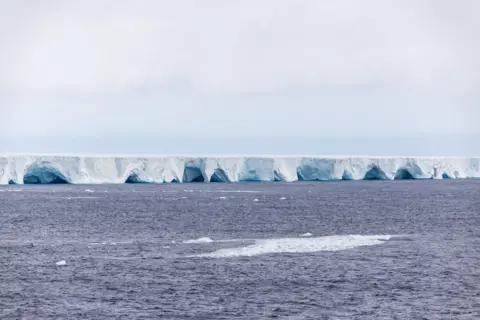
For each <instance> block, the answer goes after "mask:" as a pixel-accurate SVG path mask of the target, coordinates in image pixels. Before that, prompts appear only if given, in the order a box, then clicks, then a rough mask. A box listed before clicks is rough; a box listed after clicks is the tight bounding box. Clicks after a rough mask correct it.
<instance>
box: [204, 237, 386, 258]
mask: <svg viewBox="0 0 480 320" xmlns="http://www.w3.org/2000/svg"><path fill="white" fill-rule="evenodd" d="M389 239H390V236H388V235H371V236H364V235H336V236H326V237H317V238H305V239H301V238H281V239H265V240H261V239H257V240H254V241H255V243H253V244H251V245H248V246H244V247H239V248H228V249H220V250H217V251H214V252H211V253H204V254H200V255H196V257H205V258H229V257H242V256H246V257H251V256H257V255H262V254H272V253H309V252H318V251H339V250H347V249H353V248H356V247H361V246H373V245H379V244H382V243H384V241H386V240H389Z"/></svg>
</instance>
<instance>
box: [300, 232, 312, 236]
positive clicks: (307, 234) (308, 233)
mask: <svg viewBox="0 0 480 320" xmlns="http://www.w3.org/2000/svg"><path fill="white" fill-rule="evenodd" d="M311 236H313V234H311V233H310V232H307V233H303V234H301V235H300V237H311Z"/></svg>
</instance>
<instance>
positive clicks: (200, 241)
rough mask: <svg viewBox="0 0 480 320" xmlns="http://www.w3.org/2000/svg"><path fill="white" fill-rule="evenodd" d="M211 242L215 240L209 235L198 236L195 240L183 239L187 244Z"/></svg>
mask: <svg viewBox="0 0 480 320" xmlns="http://www.w3.org/2000/svg"><path fill="white" fill-rule="evenodd" d="M210 242H213V240H212V239H211V238H209V237H202V238H198V239H194V240H185V241H183V243H186V244H197V243H210Z"/></svg>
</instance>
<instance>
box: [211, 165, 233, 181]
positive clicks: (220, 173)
mask: <svg viewBox="0 0 480 320" xmlns="http://www.w3.org/2000/svg"><path fill="white" fill-rule="evenodd" d="M210 182H230V179H229V178H228V175H227V173H226V172H225V170H223V169H221V168H217V169H215V171H214V172H213V174H212V176H211V177H210Z"/></svg>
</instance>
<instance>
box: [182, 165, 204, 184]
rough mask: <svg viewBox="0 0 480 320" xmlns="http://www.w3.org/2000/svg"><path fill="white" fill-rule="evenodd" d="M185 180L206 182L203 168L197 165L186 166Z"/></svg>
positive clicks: (184, 171)
mask: <svg viewBox="0 0 480 320" xmlns="http://www.w3.org/2000/svg"><path fill="white" fill-rule="evenodd" d="M182 180H183V182H205V177H204V176H203V172H202V170H200V169H199V168H197V167H185V169H184V170H183V179H182Z"/></svg>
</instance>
